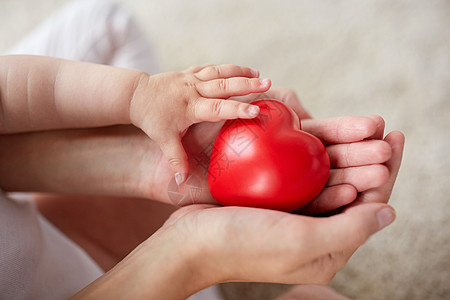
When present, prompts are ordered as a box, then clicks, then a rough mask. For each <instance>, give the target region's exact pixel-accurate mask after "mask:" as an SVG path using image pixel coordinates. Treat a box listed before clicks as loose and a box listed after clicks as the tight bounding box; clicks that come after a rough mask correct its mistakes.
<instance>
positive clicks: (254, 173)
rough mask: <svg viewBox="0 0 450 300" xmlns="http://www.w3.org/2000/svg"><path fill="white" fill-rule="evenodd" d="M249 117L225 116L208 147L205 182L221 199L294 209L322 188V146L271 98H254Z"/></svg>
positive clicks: (326, 166) (325, 170) (326, 165)
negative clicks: (254, 108) (253, 115)
mask: <svg viewBox="0 0 450 300" xmlns="http://www.w3.org/2000/svg"><path fill="white" fill-rule="evenodd" d="M252 104H254V105H258V106H259V108H260V114H259V116H258V117H256V118H254V119H235V120H229V121H227V122H225V124H224V126H223V127H222V129H221V130H220V132H219V135H218V136H217V138H216V140H215V142H214V147H213V149H212V152H211V159H210V164H209V171H208V184H209V188H210V191H211V194H212V196H213V197H214V199H215V200H216V201H217V202H219V203H221V204H222V205H236V206H249V207H260V208H270V209H276V210H282V211H294V210H296V209H299V208H300V207H302V206H305V205H306V204H307V203H309V202H310V201H311V200H312V199H314V198H315V197H316V196H317V195H318V194H319V193H320V191H321V190H322V189H323V187H324V185H325V183H326V181H327V180H328V175H329V171H330V159H329V157H328V153H327V151H326V149H325V146H324V145H323V144H322V143H321V141H320V140H319V139H318V138H316V137H315V136H313V135H311V134H309V133H307V132H305V131H302V130H301V125H300V121H299V118H298V117H297V115H296V114H295V113H294V112H293V111H292V110H291V109H290V108H288V107H287V106H286V105H284V104H283V103H281V102H279V101H275V100H259V101H256V102H253V103H252Z"/></svg>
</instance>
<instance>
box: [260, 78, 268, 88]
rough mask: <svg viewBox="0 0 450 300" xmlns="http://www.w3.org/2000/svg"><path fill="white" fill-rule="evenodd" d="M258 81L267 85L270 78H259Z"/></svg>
mask: <svg viewBox="0 0 450 300" xmlns="http://www.w3.org/2000/svg"><path fill="white" fill-rule="evenodd" d="M259 83H260V84H261V85H262V86H268V85H269V83H270V80H269V79H268V78H264V79H260V80H259Z"/></svg>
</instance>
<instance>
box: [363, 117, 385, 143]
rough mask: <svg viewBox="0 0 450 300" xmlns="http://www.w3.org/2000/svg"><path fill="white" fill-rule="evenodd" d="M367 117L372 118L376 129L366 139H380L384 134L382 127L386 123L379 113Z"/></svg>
mask: <svg viewBox="0 0 450 300" xmlns="http://www.w3.org/2000/svg"><path fill="white" fill-rule="evenodd" d="M368 118H370V119H372V120H373V121H374V122H375V123H376V124H377V130H376V131H375V133H374V134H373V135H371V136H370V137H368V138H367V139H373V140H382V139H383V136H384V128H385V125H386V124H385V122H384V119H383V118H382V117H380V116H379V115H372V116H368Z"/></svg>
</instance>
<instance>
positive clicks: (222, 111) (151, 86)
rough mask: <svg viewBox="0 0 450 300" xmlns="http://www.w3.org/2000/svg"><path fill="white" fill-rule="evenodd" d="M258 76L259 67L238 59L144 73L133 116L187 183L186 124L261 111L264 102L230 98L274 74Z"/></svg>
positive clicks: (259, 87)
mask: <svg viewBox="0 0 450 300" xmlns="http://www.w3.org/2000/svg"><path fill="white" fill-rule="evenodd" d="M258 77H259V72H258V71H257V70H254V69H251V68H247V67H241V66H236V65H218V66H212V65H211V66H205V67H192V68H190V69H188V70H186V71H184V72H171V73H162V74H157V75H153V76H148V75H146V74H143V76H142V77H141V78H140V80H139V82H138V83H137V88H136V92H135V94H134V95H133V98H132V100H131V104H130V119H131V122H132V124H134V125H135V126H137V127H139V128H141V129H142V130H143V131H144V132H145V133H146V134H147V135H148V136H149V137H150V138H151V139H152V140H154V141H155V142H156V143H158V145H159V146H160V147H161V150H162V152H163V154H164V156H165V157H166V159H167V160H168V162H169V165H170V167H171V169H172V171H173V172H174V173H175V179H176V182H177V183H178V184H181V183H183V182H185V180H186V176H187V174H188V173H189V168H188V159H187V155H186V153H185V151H184V148H183V145H182V143H181V138H182V136H183V135H184V134H185V132H186V130H187V129H188V128H189V126H191V125H192V124H195V123H199V122H203V121H212V122H215V121H220V120H225V119H236V118H254V117H256V116H257V115H258V114H259V107H257V106H255V105H251V104H248V103H244V102H240V101H235V100H226V99H228V98H230V97H232V96H242V95H247V94H250V93H260V92H265V91H267V90H268V89H269V88H270V84H271V83H270V80H269V79H259V78H258Z"/></svg>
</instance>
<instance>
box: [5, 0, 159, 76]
mask: <svg viewBox="0 0 450 300" xmlns="http://www.w3.org/2000/svg"><path fill="white" fill-rule="evenodd" d="M152 49H153V48H152V47H151V45H150V43H149V42H148V41H147V39H146V38H145V36H144V35H143V34H142V32H141V31H140V29H139V27H138V26H137V24H136V23H135V21H134V20H133V19H132V18H131V17H130V15H129V14H128V13H127V12H126V11H124V10H123V9H122V8H121V7H120V6H119V5H117V4H115V3H112V2H110V1H105V0H97V1H95V0H83V1H75V2H72V3H70V4H69V5H67V6H65V7H63V8H62V9H61V10H60V11H59V12H58V13H56V14H54V15H52V16H51V17H50V18H49V19H48V20H47V21H46V22H45V23H43V24H42V25H41V26H39V27H37V28H36V29H34V30H33V31H32V32H31V33H30V34H29V35H28V36H26V37H25V38H24V39H22V41H21V42H20V43H19V44H17V45H16V46H14V47H13V48H12V49H10V50H9V51H8V54H33V55H46V56H52V57H59V58H65V59H72V60H79V61H86V62H93V63H99V64H107V65H112V66H117V67H124V68H129V69H138V70H142V71H145V72H147V73H150V74H155V73H157V72H158V63H157V60H156V58H155V53H154V51H153V50H152Z"/></svg>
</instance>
